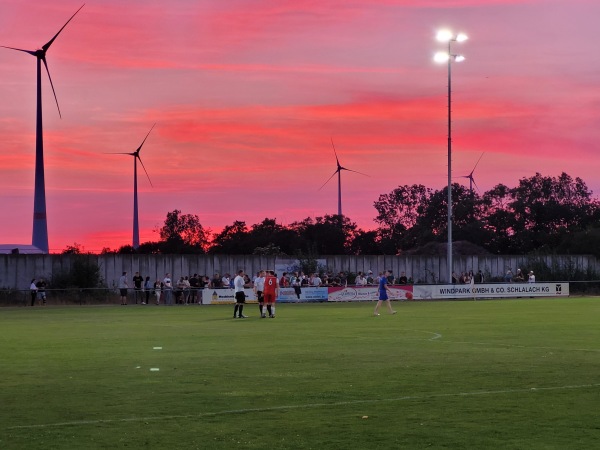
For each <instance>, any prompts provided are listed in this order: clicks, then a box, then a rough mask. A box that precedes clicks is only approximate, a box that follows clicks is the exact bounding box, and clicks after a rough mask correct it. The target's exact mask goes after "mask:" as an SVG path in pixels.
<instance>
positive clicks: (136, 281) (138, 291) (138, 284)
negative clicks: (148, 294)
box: [132, 272, 144, 305]
mask: <svg viewBox="0 0 600 450" xmlns="http://www.w3.org/2000/svg"><path fill="white" fill-rule="evenodd" d="M132 281H133V292H134V295H135V304H136V305H137V302H138V297H139V299H140V303H142V302H143V299H142V283H143V282H144V277H142V276H141V275H140V273H139V272H136V273H135V275H134V276H133V278H132Z"/></svg>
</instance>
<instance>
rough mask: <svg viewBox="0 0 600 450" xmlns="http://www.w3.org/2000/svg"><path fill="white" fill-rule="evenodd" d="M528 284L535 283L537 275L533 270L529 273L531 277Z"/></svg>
mask: <svg viewBox="0 0 600 450" xmlns="http://www.w3.org/2000/svg"><path fill="white" fill-rule="evenodd" d="M527 282H528V283H535V275H534V274H533V270H531V271H530V272H529V276H528V278H527Z"/></svg>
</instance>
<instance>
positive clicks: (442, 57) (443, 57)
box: [433, 52, 450, 63]
mask: <svg viewBox="0 0 600 450" xmlns="http://www.w3.org/2000/svg"><path fill="white" fill-rule="evenodd" d="M449 59H450V55H449V54H448V53H446V52H437V53H436V54H435V55H434V56H433V60H434V61H435V62H437V63H446V62H448V60H449Z"/></svg>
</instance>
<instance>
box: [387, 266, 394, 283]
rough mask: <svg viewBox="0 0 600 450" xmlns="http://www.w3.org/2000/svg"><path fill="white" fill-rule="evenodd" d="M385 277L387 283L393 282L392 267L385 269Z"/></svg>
mask: <svg viewBox="0 0 600 450" xmlns="http://www.w3.org/2000/svg"><path fill="white" fill-rule="evenodd" d="M386 278H387V281H388V284H394V280H395V278H394V274H393V273H392V269H388V270H387V275H386Z"/></svg>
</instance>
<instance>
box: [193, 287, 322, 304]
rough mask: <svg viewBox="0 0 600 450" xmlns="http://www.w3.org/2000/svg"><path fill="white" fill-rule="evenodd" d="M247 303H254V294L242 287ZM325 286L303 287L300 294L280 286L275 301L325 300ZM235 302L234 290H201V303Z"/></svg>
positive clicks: (292, 289)
mask: <svg viewBox="0 0 600 450" xmlns="http://www.w3.org/2000/svg"><path fill="white" fill-rule="evenodd" d="M244 292H245V293H246V302H247V303H256V295H254V291H253V290H252V289H244ZM326 301H327V288H326V287H303V288H301V289H300V296H299V297H298V295H297V294H296V291H295V290H294V288H280V289H279V296H278V297H277V302H280V303H294V302H326ZM232 303H235V290H233V289H231V288H226V289H204V290H202V304H203V305H218V304H232Z"/></svg>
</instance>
